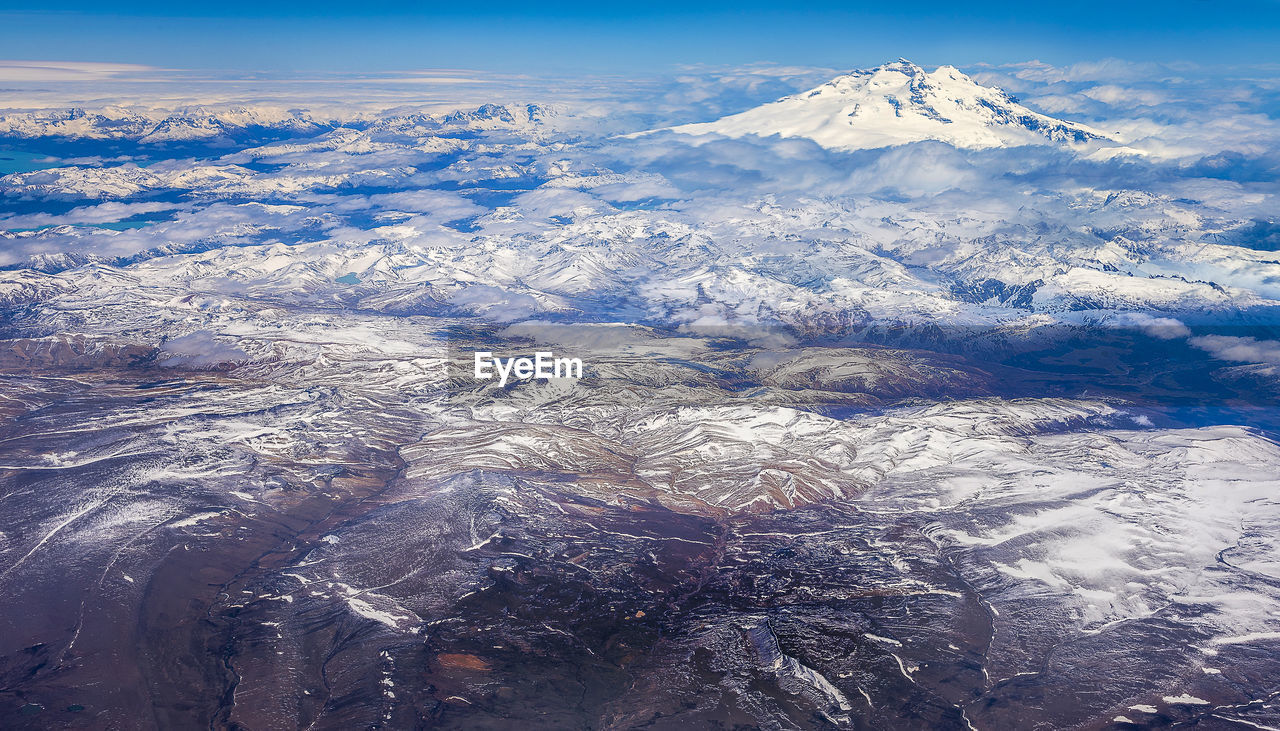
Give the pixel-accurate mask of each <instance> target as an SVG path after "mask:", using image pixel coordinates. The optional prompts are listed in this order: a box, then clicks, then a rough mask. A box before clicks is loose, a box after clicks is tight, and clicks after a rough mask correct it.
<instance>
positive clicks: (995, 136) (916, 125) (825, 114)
mask: <svg viewBox="0 0 1280 731" xmlns="http://www.w3.org/2000/svg"><path fill="white" fill-rule="evenodd" d="M672 129H673V130H674V131H676V132H681V133H684V134H690V135H706V134H717V135H724V136H726V137H742V136H743V135H757V136H760V137H769V136H773V135H778V136H780V137H805V138H808V139H811V140H813V141H814V142H817V143H818V144H820V145H822V146H823V147H827V148H831V149H837V150H865V149H871V148H877V147H892V146H894V145H903V144H907V143H909V142H920V141H924V140H937V141H939V142H945V143H947V144H950V145H954V146H956V147H963V148H971V149H982V148H989V147H1013V146H1018V145H1031V144H1045V143H1068V144H1083V143H1088V142H1095V141H1109V140H1110V137H1109V136H1108V135H1106V134H1105V133H1103V132H1100V131H1098V130H1095V129H1092V128H1090V127H1086V126H1085V125H1083V124H1077V123H1075V122H1066V121H1063V120H1060V119H1054V118H1053V117H1048V116H1045V115H1043V114H1040V113H1038V112H1034V111H1032V110H1030V109H1028V108H1027V107H1024V106H1022V105H1021V104H1019V103H1018V102H1017V101H1016V100H1014V99H1013V98H1012V97H1010V96H1009V95H1008V94H1006V93H1005V92H1003V91H1001V90H1000V89H997V88H994V87H989V86H982V85H981V84H979V83H977V82H976V81H974V80H973V79H971V78H969V77H968V76H966V75H965V74H963V73H961V72H960V71H959V70H957V69H956V68H955V67H954V66H940V67H938V69H937V70H935V71H932V72H926V71H925V70H924V69H922V68H920V67H919V66H917V65H915V64H913V63H911V62H910V61H907V60H905V59H899V60H898V61H896V62H894V63H889V64H885V65H883V66H880V67H877V68H874V69H870V70H863V71H853V72H851V73H848V74H845V75H843V76H837V77H836V78H834V79H832V80H831V81H828V82H827V83H825V84H823V85H822V86H819V87H817V88H815V89H810V90H809V91H806V92H803V93H800V94H795V95H792V96H788V97H783V98H782V99H779V100H777V101H775V102H772V103H769V104H765V105H763V106H760V107H756V108H754V109H749V110H747V111H745V112H742V113H740V114H733V115H730V116H727V117H724V118H722V119H719V120H716V121H714V122H705V123H699V124H687V125H682V126H679V127H674V128H672Z"/></svg>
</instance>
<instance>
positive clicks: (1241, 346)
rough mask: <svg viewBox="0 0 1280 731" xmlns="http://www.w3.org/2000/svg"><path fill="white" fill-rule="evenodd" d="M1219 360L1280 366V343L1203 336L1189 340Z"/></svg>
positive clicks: (1231, 337) (1244, 338) (1225, 336)
mask: <svg viewBox="0 0 1280 731" xmlns="http://www.w3.org/2000/svg"><path fill="white" fill-rule="evenodd" d="M1188 342H1190V343H1191V344H1192V345H1194V346H1196V347H1197V348H1199V349H1201V350H1204V351H1207V352H1208V353H1209V354H1210V355H1212V356H1213V357H1215V358H1217V359H1218V360H1230V361H1236V362H1238V363H1266V364H1268V365H1280V341H1276V340H1258V339H1257V338H1251V337H1243V338H1241V337H1234V336H1231V335H1202V336H1200V337H1197V338H1191V340H1189V341H1188Z"/></svg>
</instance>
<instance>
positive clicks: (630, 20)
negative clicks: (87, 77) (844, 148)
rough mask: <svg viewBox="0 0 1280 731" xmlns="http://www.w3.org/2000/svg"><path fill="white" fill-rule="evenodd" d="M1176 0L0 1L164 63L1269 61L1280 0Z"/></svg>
mask: <svg viewBox="0 0 1280 731" xmlns="http://www.w3.org/2000/svg"><path fill="white" fill-rule="evenodd" d="M1229 7H1230V10H1229V11H1226V10H1225V8H1224V6H1223V5H1221V4H1219V3H1213V2H1208V1H1207V0H1173V1H1171V2H1100V1H1098V0H1086V1H1076V2H1057V3H1054V2H1030V3H1027V2H1017V3H1013V2H992V1H990V0H977V1H972V2H962V1H960V0H956V1H955V2H936V1H933V0H922V1H918V2H900V1H897V0H885V1H884V2H879V3H821V2H809V3H798V4H797V3H786V2H781V1H779V2H770V3H765V2H756V1H755V0H742V1H741V2H732V3H731V2H719V3H701V4H693V3H684V2H675V1H672V0H653V1H652V2H644V3H615V4H605V3H590V2H552V3H536V4H535V3H513V2H503V1H497V2H484V3H463V2H452V3H435V2H422V3H393V2H387V1H386V0H366V1H362V2H350V1H343V2H335V1H326V0H316V1H315V2H287V3H268V2H247V1H246V0H233V1H231V2H211V3H207V4H201V3H174V2H169V1H166V2H155V1H145V0H144V1H133V2H116V3H110V4H106V3H101V2H84V1H81V2H55V3H49V2H40V1H38V0H16V1H14V0H4V1H3V2H0V55H3V56H4V57H7V58H9V59H27V60H33V59H48V60H76V61H111V62H126V63H142V64H150V65H157V66H165V67H171V68H199V69H233V70H261V71H277V72H278V71H311V70H334V71H359V70H370V71H375V70H389V69H412V68H475V69H486V70H495V71H504V72H513V71H532V72H546V71H553V72H565V71H584V72H634V71H646V70H662V69H667V68H670V67H671V66H673V65H677V64H696V63H705V64H741V63H750V62H757V61H765V62H774V63H784V64H806V65H819V66H832V67H852V66H865V65H870V64H876V63H880V62H883V61H885V60H887V59H892V58H895V57H897V56H906V57H908V58H910V59H912V60H913V61H916V62H918V63H922V64H925V65H931V64H940V63H955V64H960V65H963V64H972V63H975V62H979V61H986V62H993V63H1001V62H1011V61H1021V60H1028V59H1032V58H1038V59H1041V60H1045V61H1048V62H1052V63H1067V62H1072V61H1079V60H1087V59H1096V58H1104V57H1116V58H1123V59H1129V60H1137V61H1162V62H1173V61H1191V62H1195V63H1199V64H1204V65H1212V64H1214V63H1233V64H1235V63H1251V64H1266V63H1278V62H1280V50H1278V48H1280V42H1277V39H1278V38H1280V0H1244V1H1243V2H1237V3H1233V4H1232V5H1230V6H1229Z"/></svg>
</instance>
